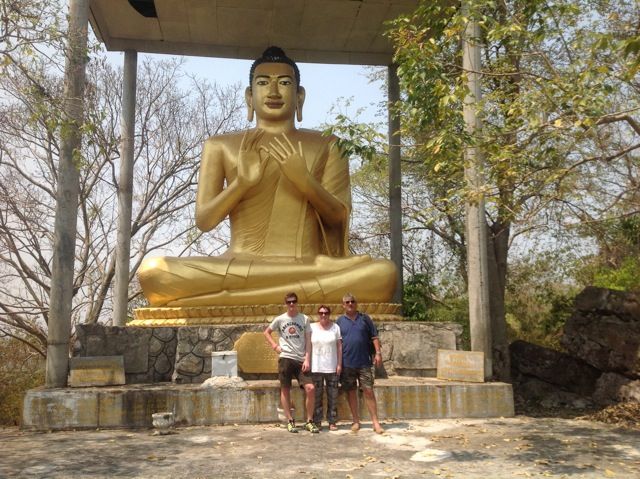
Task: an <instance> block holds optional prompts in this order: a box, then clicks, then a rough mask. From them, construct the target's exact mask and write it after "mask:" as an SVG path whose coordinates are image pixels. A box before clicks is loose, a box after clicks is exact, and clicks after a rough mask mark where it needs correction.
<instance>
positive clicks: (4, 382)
mask: <svg viewBox="0 0 640 479" xmlns="http://www.w3.org/2000/svg"><path fill="white" fill-rule="evenodd" d="M0 357H1V358H2V363H1V364H0V425H3V426H15V425H18V424H19V423H20V418H21V416H22V400H23V398H24V394H25V392H26V391H27V390H28V389H31V388H34V387H37V386H40V385H42V384H43V383H44V358H42V356H40V355H39V354H36V353H34V351H33V349H32V348H30V347H29V346H27V345H26V344H25V343H23V342H22V341H19V340H18V339H15V338H0Z"/></svg>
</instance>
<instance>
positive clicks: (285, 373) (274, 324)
mask: <svg viewBox="0 0 640 479" xmlns="http://www.w3.org/2000/svg"><path fill="white" fill-rule="evenodd" d="M284 302H285V304H286V305H287V312H286V313H284V314H281V315H280V316H277V317H276V318H275V319H274V320H273V321H271V324H270V325H269V326H267V328H266V329H265V330H264V336H265V338H266V339H267V342H268V343H269V344H270V345H271V348H272V349H274V350H275V351H277V352H278V353H280V358H279V359H278V378H279V379H280V402H281V403H282V409H283V412H284V414H285V416H286V417H287V419H288V424H287V430H288V431H289V432H298V428H297V427H296V424H295V421H294V419H293V417H292V416H291V380H292V379H293V378H294V377H295V378H296V379H297V380H298V384H299V385H300V387H303V388H304V391H305V410H306V413H307V423H306V424H305V426H304V427H305V429H306V430H307V431H309V432H312V433H317V432H319V431H318V427H317V426H316V425H315V424H314V422H313V409H314V403H315V387H314V385H313V380H312V378H311V374H310V373H311V325H310V322H309V318H308V317H307V316H306V315H304V314H302V313H300V312H299V311H298V296H297V295H296V293H288V294H287V295H286V296H285V298H284ZM273 331H277V332H278V334H279V335H280V339H279V341H278V344H276V342H275V341H274V340H273V338H272V337H271V333H272V332H273Z"/></svg>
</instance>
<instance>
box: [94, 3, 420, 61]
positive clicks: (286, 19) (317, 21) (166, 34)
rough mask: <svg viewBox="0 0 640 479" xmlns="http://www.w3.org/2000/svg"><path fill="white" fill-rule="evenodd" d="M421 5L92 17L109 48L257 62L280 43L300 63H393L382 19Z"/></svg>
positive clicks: (202, 7)
mask: <svg viewBox="0 0 640 479" xmlns="http://www.w3.org/2000/svg"><path fill="white" fill-rule="evenodd" d="M417 4H418V0H131V1H129V0H90V20H91V25H92V27H93V30H94V32H95V34H96V35H97V36H98V38H99V39H100V40H102V41H103V42H104V43H105V45H106V47H107V50H111V51H123V50H129V49H130V50H136V51H138V52H148V53H167V54H174V55H190V56H210V57H222V58H240V59H254V58H256V57H258V56H259V55H260V54H261V53H262V51H263V50H264V49H265V48H266V47H268V46H269V45H277V46H279V47H282V48H283V49H284V50H285V51H286V52H287V54H288V55H289V56H290V57H291V58H294V59H295V60H296V61H299V62H310V63H342V64H356V65H388V64H390V63H391V58H392V51H393V50H392V46H391V44H390V42H389V41H388V40H387V39H386V38H385V37H384V36H383V35H382V33H383V32H384V30H385V26H384V22H385V21H386V20H390V19H393V18H395V17H397V16H398V15H400V14H402V13H408V12H411V11H413V10H414V9H415V8H416V6H417ZM134 6H135V7H137V8H138V10H140V11H143V12H145V14H146V15H149V16H143V15H142V14H141V13H139V11H138V10H136V8H134ZM154 13H155V15H154Z"/></svg>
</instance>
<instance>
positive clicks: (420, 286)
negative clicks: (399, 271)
mask: <svg viewBox="0 0 640 479" xmlns="http://www.w3.org/2000/svg"><path fill="white" fill-rule="evenodd" d="M438 290H442V285H440V287H438V286H436V285H434V284H433V278H432V279H431V280H430V279H429V278H428V277H427V276H426V275H424V274H417V275H415V276H413V277H412V278H411V279H409V280H408V281H406V282H405V285H404V294H403V312H404V316H405V319H406V320H407V321H432V322H452V323H458V324H460V325H461V326H462V328H463V331H462V343H463V347H464V348H465V349H467V350H468V349H470V344H471V339H470V333H469V301H468V298H467V296H466V294H456V288H450V289H449V290H448V291H446V293H445V296H444V297H442V298H439V299H436V296H435V295H436V293H437V291H438Z"/></svg>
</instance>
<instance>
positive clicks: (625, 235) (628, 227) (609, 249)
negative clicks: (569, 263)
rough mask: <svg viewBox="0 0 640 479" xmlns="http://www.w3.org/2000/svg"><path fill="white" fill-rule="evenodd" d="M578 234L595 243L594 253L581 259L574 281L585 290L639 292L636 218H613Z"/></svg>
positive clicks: (639, 220) (639, 222)
mask: <svg viewBox="0 0 640 479" xmlns="http://www.w3.org/2000/svg"><path fill="white" fill-rule="evenodd" d="M582 232H583V234H585V235H588V236H591V237H593V238H594V239H595V240H596V242H597V245H598V253H597V254H595V255H592V256H591V257H587V258H583V260H582V261H581V263H580V265H579V267H578V268H577V270H578V271H577V274H576V277H577V280H578V281H579V282H580V283H581V284H582V285H585V286H586V285H594V286H599V287H602V288H609V289H617V290H623V291H628V290H640V217H639V216H638V215H637V214H636V215H633V216H624V217H621V218H620V217H613V218H611V219H608V220H605V221H600V222H596V223H592V224H586V225H583V228H582Z"/></svg>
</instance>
